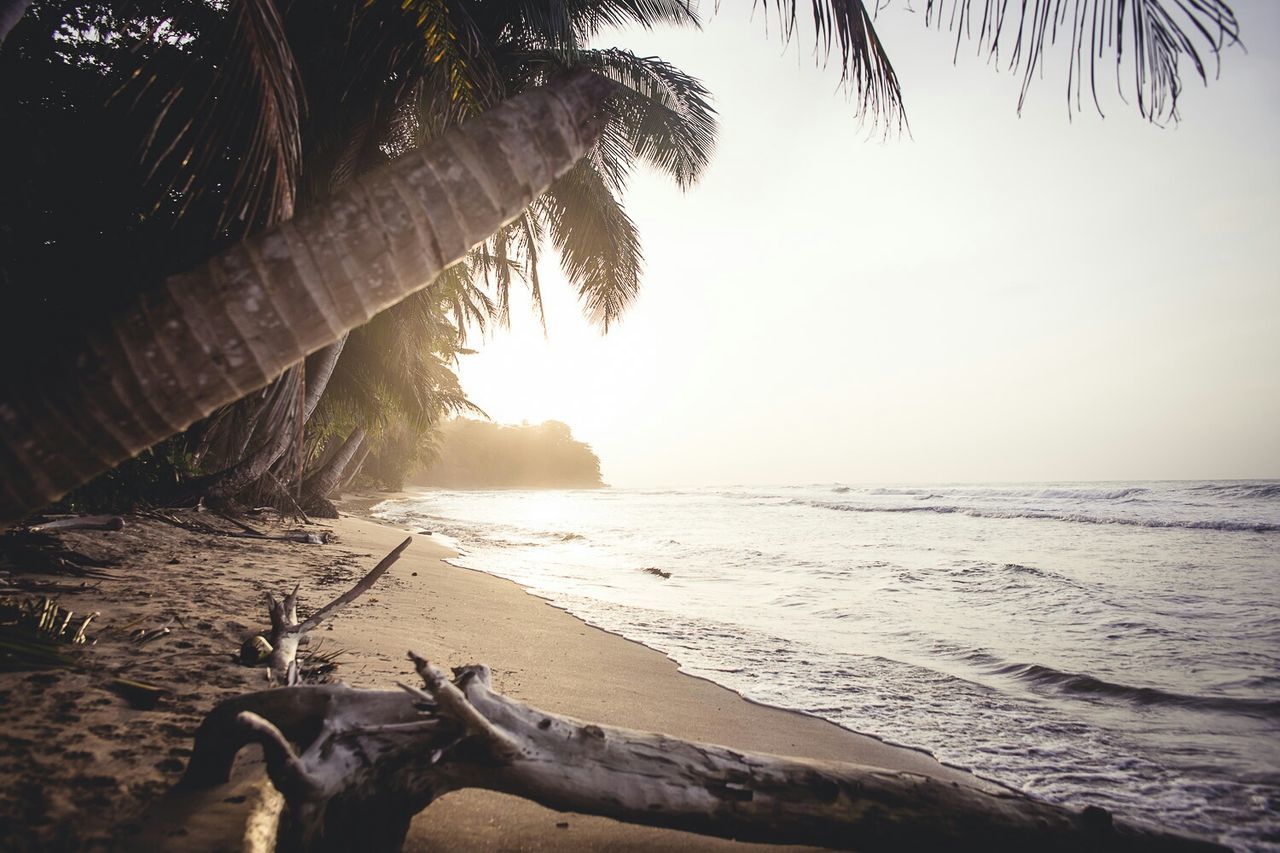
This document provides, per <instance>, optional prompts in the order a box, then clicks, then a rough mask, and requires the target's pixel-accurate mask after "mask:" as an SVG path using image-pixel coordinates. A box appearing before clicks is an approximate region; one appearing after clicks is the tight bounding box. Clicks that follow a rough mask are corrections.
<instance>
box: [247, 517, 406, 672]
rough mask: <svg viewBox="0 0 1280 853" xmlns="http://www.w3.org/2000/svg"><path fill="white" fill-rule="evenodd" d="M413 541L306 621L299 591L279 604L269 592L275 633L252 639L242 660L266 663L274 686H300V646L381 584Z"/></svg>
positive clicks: (386, 558) (270, 613)
mask: <svg viewBox="0 0 1280 853" xmlns="http://www.w3.org/2000/svg"><path fill="white" fill-rule="evenodd" d="M412 542H413V537H412V536H411V537H409V538H407V539H405V540H404V541H403V542H401V543H400V544H399V545H397V546H396V547H395V548H394V549H393V550H392V551H391V553H389V554H387V556H385V557H383V558H382V559H381V560H380V561H379V562H378V565H376V566H374V567H373V568H372V569H371V570H370V571H369V573H368V574H366V575H365V576H364V577H362V578H361V579H360V580H359V581H357V582H356V585H355V586H353V587H351V589H349V590H347V591H346V592H344V593H343V594H342V595H340V596H338V597H337V598H335V599H334V600H333V601H330V602H329V603H328V604H326V605H325V606H324V607H321V608H320V609H319V610H317V611H316V612H315V613H313V614H312V615H311V617H310V618H309V619H307V620H306V621H305V622H301V623H300V622H298V588H299V586H300V584H299V586H295V587H294V588H293V591H292V592H290V593H289V594H288V595H286V596H285V597H284V598H282V599H280V600H279V601H277V600H276V598H275V596H273V595H271V594H270V593H267V612H268V614H269V615H270V617H271V631H270V633H268V634H267V635H265V636H263V635H261V634H258V635H255V636H253V637H250V638H249V639H248V640H246V641H245V643H244V645H243V646H242V647H241V649H240V659H241V661H242V662H244V663H249V664H255V663H266V665H267V668H268V676H267V677H268V678H269V679H270V680H271V683H272V684H282V685H286V686H288V685H294V684H297V683H298V644H299V643H300V642H301V641H302V638H303V636H304V635H306V634H307V632H309V631H313V630H315V629H316V628H318V627H319V626H320V625H321V624H322V623H323V622H324V621H325V620H326V619H328V618H329V617H330V616H332V615H333V614H335V613H337V612H338V611H339V610H341V609H342V608H344V607H346V606H347V605H348V604H350V603H351V602H353V601H355V600H356V599H357V598H359V597H360V596H361V595H363V594H364V593H365V591H366V590H368V589H369V587H371V586H373V585H374V584H375V583H377V581H378V578H380V577H382V576H383V575H384V574H385V573H386V571H387V569H389V568H391V566H392V565H393V564H394V563H395V562H396V560H398V559H400V555H401V554H403V553H404V549H405V548H408V547H409V544H410V543H412Z"/></svg>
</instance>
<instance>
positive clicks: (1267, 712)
mask: <svg viewBox="0 0 1280 853" xmlns="http://www.w3.org/2000/svg"><path fill="white" fill-rule="evenodd" d="M996 673H997V674H999V675H1009V676H1013V677H1014V678H1017V679H1018V680H1020V681H1024V682H1027V683H1030V684H1035V685H1039V686H1042V687H1050V688H1053V689H1055V690H1059V691H1062V692H1064V693H1080V694H1092V695H1094V696H1099V697H1104V698H1109V699H1118V700H1121V701H1125V702H1129V703H1131V704H1134V705H1164V706H1169V707H1176V708H1190V709H1193V710H1200V711H1226V712H1228V713H1231V714H1243V715H1245V716H1250V717H1263V718H1267V719H1280V700H1272V699H1248V698H1237V697H1232V696H1187V695H1184V694H1181V693H1171V692H1169V691H1167V690H1160V689H1158V688H1155V687H1133V686H1131V685H1128V684H1117V683H1115V682H1112V681H1106V680H1104V679H1101V678H1097V677H1096V676H1092V675H1087V674H1083V673H1078V672H1063V671H1061V670H1058V669H1054V668H1053V667H1050V666H1041V665H1040V664H1036V663H1013V664H1009V665H1008V666H1004V667H1000V668H999V669H997V670H996Z"/></svg>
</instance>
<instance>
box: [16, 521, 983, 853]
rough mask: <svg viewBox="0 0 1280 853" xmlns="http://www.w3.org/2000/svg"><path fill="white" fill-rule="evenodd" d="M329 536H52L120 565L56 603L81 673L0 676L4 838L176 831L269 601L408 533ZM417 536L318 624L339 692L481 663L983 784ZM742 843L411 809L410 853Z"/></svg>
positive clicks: (655, 726) (510, 802) (676, 731)
mask: <svg viewBox="0 0 1280 853" xmlns="http://www.w3.org/2000/svg"><path fill="white" fill-rule="evenodd" d="M368 503H369V501H353V502H351V503H350V504H348V507H354V508H356V509H360V508H362V507H366V506H367V505H368ZM214 521H217V520H216V519H214ZM224 526H225V525H224ZM325 526H326V527H328V528H329V529H330V530H332V531H333V532H334V533H335V534H336V538H337V540H338V541H337V542H336V543H332V544H328V545H302V544H294V543H286V542H263V541H254V540H249V539H240V538H234V537H230V536H214V535H208V534H197V533H192V532H189V531H187V530H183V529H180V528H177V527H174V526H171V525H169V524H166V523H164V522H160V521H155V520H150V519H136V518H130V519H129V520H128V524H127V526H126V527H125V529H124V530H121V531H116V532H77V533H68V534H64V536H63V539H64V542H65V543H66V545H67V546H68V547H70V548H73V549H75V550H78V551H81V552H83V553H85V554H89V555H91V556H104V557H110V558H112V559H115V560H117V561H118V564H117V565H116V566H115V567H114V568H113V569H112V571H113V572H114V573H115V574H116V575H117V577H116V578H115V579H111V580H103V581H90V582H89V583H88V584H87V585H86V586H85V588H83V589H73V590H64V591H62V592H60V593H59V594H58V595H57V598H58V600H59V603H60V604H62V606H64V607H67V608H70V609H73V610H76V611H78V612H86V611H93V610H97V611H100V612H101V616H100V617H99V618H98V619H97V620H95V622H94V626H95V627H93V628H91V629H90V631H89V634H90V636H91V637H94V638H95V639H96V643H95V644H94V645H93V646H92V647H89V648H86V649H83V650H81V651H78V652H76V653H75V655H76V658H77V661H78V663H79V668H77V669H61V670H46V671H41V672H31V673H0V779H2V780H3V783H2V784H0V839H2V840H3V842H4V843H3V845H0V846H3V847H5V848H6V849H33V848H39V849H51V848H53V849H59V848H61V849H95V848H96V849H106V848H111V847H124V848H129V847H140V846H142V847H147V846H150V845H151V844H152V843H153V840H151V839H150V838H148V839H147V840H145V841H144V840H142V839H143V836H142V835H141V834H140V833H142V830H143V827H144V825H147V826H152V827H154V826H156V825H158V824H161V823H164V822H165V821H168V822H169V823H173V822H174V809H173V807H172V803H171V801H170V799H169V798H166V797H165V796H164V792H165V791H166V790H167V789H168V788H169V787H170V786H171V785H172V784H173V783H174V782H176V781H177V779H178V778H179V776H180V775H181V772H182V769H183V768H184V766H185V763H186V758H187V756H188V754H189V750H190V746H191V738H192V735H193V734H194V732H195V729H196V727H197V726H198V725H199V722H200V720H201V719H202V718H203V715H204V714H205V713H207V712H208V710H209V709H210V708H211V707H212V706H213V705H214V704H215V703H216V702H218V701H220V700H222V699H226V698H228V697H230V696H233V695H236V694H238V693H241V692H245V691H248V690H254V689H260V688H262V687H265V682H264V676H263V672H262V671H261V670H255V669H250V668H246V667H242V666H240V665H239V664H237V663H235V662H234V661H233V655H234V654H235V653H236V651H237V650H238V648H239V646H240V643H241V641H242V640H243V639H244V638H245V637H246V636H248V635H249V634H251V633H253V632H254V631H256V630H261V629H262V628H265V627H266V611H265V607H264V605H263V593H265V592H267V591H272V592H275V593H277V594H280V593H283V592H286V591H288V590H289V589H291V588H292V587H293V584H294V583H297V582H299V581H300V582H301V583H302V590H301V602H302V606H303V609H304V610H305V609H306V608H308V607H311V608H314V607H318V606H320V605H321V604H324V603H326V602H327V601H328V600H329V599H331V598H333V597H334V596H336V595H337V594H338V593H340V592H342V591H344V590H345V589H346V588H347V587H348V586H349V585H350V584H351V583H352V582H354V580H356V579H357V578H359V577H360V576H361V575H362V574H363V573H364V572H365V571H367V570H368V569H369V568H371V567H372V566H373V564H374V563H375V562H377V560H378V559H379V558H381V557H382V556H383V555H384V554H385V553H386V552H388V551H390V550H391V549H392V548H393V547H394V546H395V545H396V544H398V543H399V542H400V541H401V540H402V539H403V538H404V537H405V536H406V534H405V533H404V532H402V531H399V530H396V529H394V528H391V527H388V526H385V525H382V524H379V523H375V522H373V521H370V520H367V519H364V518H358V517H352V516H344V517H343V518H341V519H338V520H336V521H334V522H332V523H331V524H326V525H325ZM413 539H414V542H413V544H412V545H411V546H410V548H409V549H408V550H407V551H406V552H405V554H404V556H403V557H402V558H401V560H400V561H399V562H398V563H397V564H396V565H395V566H394V567H393V568H392V569H391V571H390V572H389V573H388V574H387V575H386V576H384V577H383V578H382V579H381V580H379V582H378V583H377V585H376V586H374V588H373V589H371V590H370V591H369V592H368V593H366V594H365V595H364V596H363V597H362V598H361V599H359V600H358V601H357V602H355V603H354V604H353V605H352V606H350V607H349V608H347V609H346V610H344V611H343V612H342V613H340V614H339V615H338V616H337V617H336V618H335V619H334V620H332V621H331V622H330V628H329V629H323V628H322V629H320V630H319V631H317V632H316V635H318V637H319V641H320V642H321V643H322V648H327V649H339V650H343V651H344V655H343V657H342V663H341V666H340V668H339V670H338V673H337V677H338V678H340V679H342V680H344V681H346V682H347V683H349V684H352V685H353V686H360V687H380V688H386V687H389V686H391V685H392V684H394V682H395V681H397V680H403V681H410V682H413V681H416V676H415V675H414V674H413V671H412V668H411V666H410V665H409V662H408V661H407V659H406V652H407V650H409V649H413V650H414V651H416V652H418V653H419V654H422V655H425V656H426V657H428V658H429V659H431V660H432V661H434V662H436V663H438V664H441V665H459V664H464V663H485V664H488V665H489V666H490V667H491V668H492V670H493V679H494V686H495V687H496V688H497V689H499V690H501V691H503V692H505V693H508V694H510V695H511V696H513V697H516V698H518V699H520V700H522V701H525V702H528V703H530V704H533V705H537V706H540V707H544V708H546V709H548V710H552V711H557V712H560V713H564V714H569V715H572V716H575V717H579V718H582V719H586V720H591V721H595V722H601V723H606V724H611V725H616V726H624V727H628V728H635V729H647V730H658V731H665V732H668V733H670V734H672V735H676V736H678V737H682V738H688V739H693V740H701V741H709V742H715V743H722V744H725V745H728V746H731V747H736V748H739V749H749V750H757V751H765V752H774V753H783V754H790V755H799V756H808V757H814V758H825V759H834V760H842V761H852V762H858V763H862V764H870V765H874V766H879V767H885V768H890V769H898V770H909V771H912V772H916V773H923V774H929V775H934V776H938V777H941V778H944V779H948V780H951V781H956V782H960V783H962V784H973V785H978V786H981V787H987V788H989V789H991V790H995V789H996V786H994V785H992V784H991V783H986V782H983V781H981V780H978V779H976V778H975V777H973V776H971V775H969V774H967V773H964V772H963V771H959V770H954V769H951V768H947V767H944V766H942V765H940V764H938V763H937V762H936V761H934V760H933V759H932V758H930V757H929V756H928V755H926V754H924V753H921V752H916V751H913V750H908V749H903V748H900V747H895V746H889V745H887V744H884V743H882V742H880V741H878V740H876V739H874V738H870V737H866V736H863V735H858V734H855V733H853V732H850V731H847V730H845V729H842V728H839V727H837V726H835V725H832V724H830V723H826V722H824V721H821V720H818V719H816V718H812V717H808V716H804V715H801V714H796V713H792V712H787V711H781V710H777V709H774V708H769V707H765V706H761V705H757V704H754V703H751V702H748V701H746V700H744V699H742V698H741V697H739V696H738V695H737V694H735V693H733V692H731V691H728V690H725V689H724V688H721V687H718V686H716V685H714V684H712V683H710V682H707V681H704V680H702V679H698V678H693V677H689V676H686V675H683V674H681V673H679V672H678V670H677V668H676V666H675V664H674V663H673V662H672V661H670V660H669V659H668V658H666V657H665V656H664V655H662V654H659V653H658V652H655V651H653V650H651V649H648V648H645V647H644V646H641V645H639V644H637V643H633V642H630V641H628V640H626V639H623V638H621V637H618V636H615V635H613V634H609V633H607V632H604V631H600V630H598V629H595V628H592V627H590V626H588V625H586V624H585V623H583V622H581V621H579V620H577V619H575V618H573V617H571V616H569V615H568V614H566V613H564V612H562V611H560V610H558V609H556V608H554V607H551V606H550V605H548V604H547V603H546V602H544V601H542V600H541V599H538V598H535V597H533V596H530V595H528V594H527V593H525V592H524V591H523V590H521V589H520V588H519V587H517V586H516V585H514V584H512V583H510V582H508V581H505V580H501V579H498V578H494V577H491V576H489V575H485V574H482V573H479V572H473V571H469V570H466V569H460V568H456V567H453V566H450V565H448V564H447V563H445V562H443V561H442V558H445V557H447V556H449V555H450V553H451V552H450V551H449V550H448V549H447V548H444V547H443V546H442V545H440V544H439V543H438V542H435V541H433V540H432V539H431V537H429V536H423V535H413ZM43 579H44V580H48V577H47V576H46V577H45V578H43ZM58 582H59V584H60V585H62V586H64V587H68V586H69V587H76V586H78V585H79V581H69V580H67V579H59V581H58ZM10 594H13V593H10ZM171 620H172V621H171ZM165 624H169V627H170V632H169V633H168V634H166V635H165V636H163V637H161V638H160V639H157V640H154V641H152V642H150V643H148V644H146V645H141V646H139V645H137V644H135V643H133V642H131V640H130V632H131V631H133V630H135V629H136V628H138V627H155V626H160V625H165ZM117 677H125V678H129V679H136V680H140V681H145V682H149V683H152V684H156V685H159V686H162V687H164V688H166V689H167V690H168V691H169V695H167V696H166V697H165V698H164V699H162V700H161V702H160V703H159V704H158V705H157V706H156V707H154V708H152V709H140V708H136V707H132V706H131V704H130V702H129V701H128V699H127V697H126V696H124V695H122V692H121V690H122V688H121V687H120V686H119V685H118V684H117V683H115V681H114V680H115V679H116V678H117ZM252 751H253V750H249V751H248V752H252ZM242 764H243V765H244V769H243V770H242V775H247V776H249V777H252V776H253V775H254V774H256V773H257V770H256V768H255V766H254V764H253V763H252V761H248V762H242ZM232 799H236V798H232ZM244 810H245V809H244V808H243V807H239V809H238V810H237V804H235V803H233V804H231V805H230V806H227V807H225V811H224V812H219V813H217V814H210V815H207V816H206V820H205V821H204V822H203V824H202V825H201V826H200V827H199V828H198V829H191V830H190V831H191V832H192V835H189V836H187V837H185V838H183V837H182V836H177V837H171V841H172V842H173V848H174V849H197V848H204V849H209V848H217V847H219V846H220V845H221V844H223V843H224V838H230V839H234V838H236V837H238V833H239V828H238V826H234V825H232V826H228V825H227V824H229V823H234V822H235V821H242V820H243V817H244V815H243V812H244ZM742 846H745V845H738V844H734V843H732V842H728V841H719V840H716V839H710V838H705V837H702V836H695V835H689V834H685V833H680V832H675V831H670V830H659V829H651V828H647V827H636V826H630V825H626V824H622V823H618V822H616V821H612V820H608V819H604V818H594V817H587V816H579V815H565V814H562V813H558V812H553V811H550V810H547V809H544V808H542V807H540V806H537V805H535V804H533V803H530V802H528V801H524V800H520V799H518V798H515V797H509V796H506V795H501V794H495V793H491V792H485V791H462V792H457V793H454V794H450V795H448V796H446V797H444V798H442V799H441V800H440V801H438V802H436V803H434V804H433V805H431V806H430V807H429V808H428V809H427V810H426V811H424V812H423V813H422V814H420V815H419V816H418V818H417V819H416V820H415V821H414V823H413V826H412V828H411V830H410V833H409V838H408V840H407V843H406V845H405V849H407V850H423V851H425V850H552V849H554V850H566V849H568V850H574V849H578V850H586V849H591V850H660V849H672V848H676V847H685V848H689V847H693V848H696V849H708V850H715V849H727V848H730V847H742Z"/></svg>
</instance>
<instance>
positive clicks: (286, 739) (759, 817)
mask: <svg viewBox="0 0 1280 853" xmlns="http://www.w3.org/2000/svg"><path fill="white" fill-rule="evenodd" d="M410 657H412V658H413V660H414V663H415V665H416V668H417V671H418V673H419V675H421V677H422V680H423V682H424V688H422V689H419V688H415V687H409V686H406V685H400V686H401V690H398V691H388V690H381V691H378V690H358V689H353V688H350V687H346V686H344V685H324V686H316V687H285V688H278V689H275V690H268V691H264V692H260V693H253V694H248V695H245V696H242V697H238V698H236V699H233V700H230V701H228V702H224V703H222V704H221V705H219V706H218V707H217V708H215V709H214V710H213V712H211V713H210V714H209V716H208V717H207V718H206V720H205V721H204V723H203V724H202V725H201V727H200V729H199V731H198V732H197V734H196V741H195V748H194V750H193V753H192V757H191V762H190V764H189V766H188V768H187V772H186V775H185V777H184V778H183V781H182V788H183V789H184V790H188V791H190V790H199V789H208V788H212V787H214V786H218V785H221V784H223V783H225V782H226V781H227V779H228V777H229V774H230V771H231V768H232V764H233V762H234V760H235V756H236V754H237V753H238V752H239V750H240V749H241V747H243V746H245V745H247V744H250V743H257V744H260V745H261V746H262V749H263V754H264V758H265V762H266V767H267V772H268V775H269V776H270V778H271V781H272V783H273V784H274V786H275V788H276V789H277V790H278V791H279V793H280V794H281V795H282V797H281V798H280V799H279V803H280V810H279V813H278V814H277V815H276V817H275V824H276V825H275V847H276V849H279V850H348V849H361V850H398V849H399V848H400V846H401V844H402V843H403V841H404V837H405V833H406V832H407V831H408V827H409V821H410V819H411V818H412V817H413V816H414V815H415V814H417V813H418V812H419V811H421V810H422V809H424V808H426V807H427V806H428V805H429V804H430V803H431V802H432V801H433V800H435V799H436V798H438V797H440V796H442V795H443V794H445V793H448V792H449V791H454V790H458V789H462V788H469V787H476V788H488V789H491V790H495V791H502V792H505V793H508V794H514V795H517V796H520V797H525V798H528V799H531V800H534V801H536V802H538V803H540V804H542V805H544V806H547V807H549V808H552V809H557V810H560V811H571V812H578V813H582V814H595V815H604V816H607V817H612V818H616V819H618V820H623V821H628V822H632V823H640V824H647V825H651V826H662V827H669V828H674V829H681V830H687V831H691V832H697V833H702V834H706V835H716V836H721V837H725V838H736V839H739V840H744V841H763V842H782V843H793V844H811V845H817V846H823V847H834V848H856V849H859V850H894V851H898V850H941V849H947V850H955V849H969V848H981V849H983V850H1008V851H1014V850H1016V851H1025V850H1037V851H1045V850H1082V849H1087V850H1218V849H1223V848H1219V847H1217V846H1216V845H1214V844H1212V843H1209V842H1206V841H1202V840H1198V839H1194V838H1189V837H1185V836H1181V835H1177V834H1173V833H1168V832H1163V831H1161V830H1158V829H1154V828H1149V827H1146V826H1142V825H1138V824H1133V823H1128V822H1125V821H1120V820H1115V819H1113V818H1112V816H1111V815H1110V813H1108V812H1107V811H1105V810H1103V809H1100V808H1096V807H1088V808H1085V809H1084V810H1083V811H1075V810H1072V809H1068V808H1064V807H1061V806H1055V805H1050V804H1048V803H1044V802H1040V801H1038V800H1035V799H1032V798H1030V797H1027V796H1024V795H1020V794H1015V793H1008V794H993V793H987V792H985V791H982V790H978V789H977V788H970V787H968V786H965V785H959V784H955V783H946V782H940V781H938V780H935V779H930V778H927V777H924V776H918V775H914V774H910V773H898V772H891V771H887V770H880V769H875V768H871V767H865V766H860V765H855V764H842V763H834V762H821V761H810V760H805V759H799V758H784V757H780V756H774V755H765V754H758V753H749V752H740V751H737V750H732V749H728V748H726V747H721V746H712V745H708V744H700V743H692V742H689V741H684V740H679V739H676V738H672V737H668V736H666V735H662V734H650V733H643V732H635V731H629V730H625V729H618V728H612V727H609V726H600V725H595V724H592V723H584V722H580V721H578V720H574V719H571V718H569V717H565V716H562V715H559V714H552V713H548V712H545V711H540V710H538V709H537V708H532V707H529V706H526V705H523V704H521V703H519V702H516V701H514V700H512V699H510V698H508V697H506V696H503V695H502V694H500V693H497V692H495V691H494V690H493V689H491V687H490V682H489V672H488V670H487V669H486V668H485V667H483V666H471V667H464V668H461V669H455V670H454V677H453V678H452V679H451V678H449V677H448V676H447V675H446V674H445V673H443V672H442V671H440V670H439V669H436V668H435V667H433V666H432V665H430V664H429V663H427V661H425V660H423V659H421V658H418V657H417V656H414V655H412V654H411V655H410ZM267 837H270V833H268V834H267Z"/></svg>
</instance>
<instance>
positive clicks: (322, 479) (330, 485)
mask: <svg viewBox="0 0 1280 853" xmlns="http://www.w3.org/2000/svg"><path fill="white" fill-rule="evenodd" d="M364 440H365V431H364V427H356V428H355V429H353V430H352V431H351V434H350V435H348V436H347V438H346V441H344V442H342V447H341V448H340V449H339V450H338V452H337V453H336V454H334V456H333V458H332V459H330V460H329V461H328V462H327V463H326V464H325V465H324V467H322V468H321V469H320V470H319V471H317V472H315V474H313V475H311V476H310V477H309V478H307V480H306V482H304V483H303V484H302V505H303V506H304V507H308V506H310V505H313V504H315V503H317V502H319V501H323V500H326V499H327V498H328V497H329V495H330V494H331V493H332V492H333V490H334V489H336V488H337V487H338V483H339V481H341V480H342V474H343V472H345V471H346V470H347V466H348V465H350V464H351V460H352V458H354V457H355V455H356V454H357V453H359V452H360V448H361V447H363V446H364Z"/></svg>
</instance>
